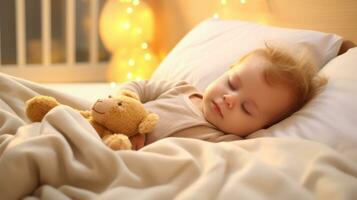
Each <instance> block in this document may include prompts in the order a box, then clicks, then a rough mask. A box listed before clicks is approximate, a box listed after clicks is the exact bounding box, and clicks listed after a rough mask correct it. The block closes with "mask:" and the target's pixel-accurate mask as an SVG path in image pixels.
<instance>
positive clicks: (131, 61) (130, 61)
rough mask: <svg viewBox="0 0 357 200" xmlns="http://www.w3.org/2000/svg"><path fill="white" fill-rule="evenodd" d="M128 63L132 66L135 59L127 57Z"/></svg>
mask: <svg viewBox="0 0 357 200" xmlns="http://www.w3.org/2000/svg"><path fill="white" fill-rule="evenodd" d="M128 65H129V66H131V67H132V66H134V65H135V60H134V59H129V61H128Z"/></svg>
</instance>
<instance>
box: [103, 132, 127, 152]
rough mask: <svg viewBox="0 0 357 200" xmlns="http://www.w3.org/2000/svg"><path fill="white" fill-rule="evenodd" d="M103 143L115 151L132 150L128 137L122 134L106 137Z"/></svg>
mask: <svg viewBox="0 0 357 200" xmlns="http://www.w3.org/2000/svg"><path fill="white" fill-rule="evenodd" d="M103 142H104V144H106V145H107V146H108V147H110V148H111V149H113V150H129V149H131V148H132V145H131V142H130V140H129V138H128V136H126V135H124V134H120V133H114V134H112V135H106V136H104V137H103Z"/></svg>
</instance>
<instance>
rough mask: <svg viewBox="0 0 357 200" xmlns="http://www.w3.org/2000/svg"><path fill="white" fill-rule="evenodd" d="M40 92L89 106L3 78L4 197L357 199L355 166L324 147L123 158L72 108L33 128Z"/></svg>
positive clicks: (183, 144) (262, 141)
mask: <svg viewBox="0 0 357 200" xmlns="http://www.w3.org/2000/svg"><path fill="white" fill-rule="evenodd" d="M37 94H45V95H52V96H55V97H56V98H58V99H59V100H60V101H61V102H64V103H66V104H69V105H71V106H72V107H76V108H82V109H83V108H88V107H89V106H90V102H87V101H84V100H82V99H76V98H74V97H72V96H69V95H66V94H63V93H59V92H57V91H53V90H50V89H46V88H44V87H42V86H40V85H38V84H35V83H31V82H27V81H24V80H21V79H15V78H13V77H9V76H6V75H1V74H0V124H1V127H0V199H4V200H11V199H21V198H22V199H28V200H30V199H31V200H32V199H51V200H52V199H155V200H156V199H160V200H161V199H195V200H197V199H205V200H206V199H224V200H227V199H274V200H276V199H289V200H292V199H299V200H301V199H356V198H357V178H356V176H357V163H355V162H353V161H351V160H349V159H347V158H346V157H344V155H340V154H339V153H337V152H336V151H334V150H333V149H331V148H329V147H327V146H325V145H322V144H319V143H316V142H312V141H306V140H299V139H283V138H259V139H250V140H242V141H235V142H230V143H218V144H214V143H208V142H204V141H199V140H194V139H183V138H181V139H180V138H167V139H164V140H161V141H158V142H156V143H153V144H151V145H149V146H146V147H145V148H143V149H142V150H141V151H117V152H115V151H112V150H110V149H109V148H107V147H106V146H105V145H104V144H103V143H102V142H101V140H100V138H99V137H98V136H97V134H96V132H95V130H94V129H93V128H92V127H91V126H90V124H89V123H88V122H87V121H86V120H85V119H84V118H82V117H81V116H80V115H79V114H78V113H77V112H75V111H74V110H73V109H71V108H70V107H67V106H60V107H57V108H55V109H54V110H52V111H51V112H50V113H49V114H48V115H47V116H46V117H45V119H44V120H43V122H41V123H28V120H27V119H26V117H25V115H24V102H25V101H26V100H27V99H29V98H30V97H32V96H34V95H37Z"/></svg>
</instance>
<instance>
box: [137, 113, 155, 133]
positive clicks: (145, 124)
mask: <svg viewBox="0 0 357 200" xmlns="http://www.w3.org/2000/svg"><path fill="white" fill-rule="evenodd" d="M158 120H159V116H158V115H157V114H155V113H149V114H148V115H147V116H146V117H145V118H144V119H143V121H141V123H140V125H139V133H141V134H145V133H149V132H151V131H153V130H154V128H155V126H156V124H157V121H158Z"/></svg>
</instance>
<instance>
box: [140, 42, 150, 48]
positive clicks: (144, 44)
mask: <svg viewBox="0 0 357 200" xmlns="http://www.w3.org/2000/svg"><path fill="white" fill-rule="evenodd" d="M148 47H149V45H148V43H147V42H143V43H141V48H142V49H147V48H148Z"/></svg>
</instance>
